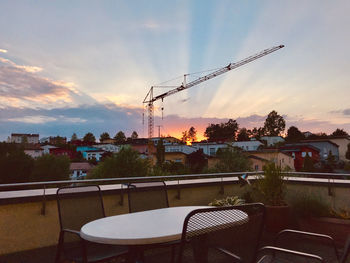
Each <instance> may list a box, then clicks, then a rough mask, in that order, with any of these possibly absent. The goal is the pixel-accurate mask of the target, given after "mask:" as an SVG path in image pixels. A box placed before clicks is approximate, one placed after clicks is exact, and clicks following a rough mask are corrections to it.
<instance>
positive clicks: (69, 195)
mask: <svg viewBox="0 0 350 263" xmlns="http://www.w3.org/2000/svg"><path fill="white" fill-rule="evenodd" d="M56 196H57V206H58V214H59V221H60V227H61V231H60V235H59V241H58V246H57V252H56V260H55V262H56V263H57V262H60V261H61V258H62V255H64V259H66V260H71V261H74V262H101V261H104V260H109V259H111V258H115V257H119V256H125V255H126V254H127V252H128V251H127V249H126V247H122V246H112V245H103V244H97V243H92V242H88V241H85V240H83V239H82V238H80V228H81V227H82V226H83V225H84V224H86V223H88V222H90V221H93V220H96V219H99V218H102V217H105V211H104V206H103V201H102V195H101V190H100V187H99V186H97V185H91V186H77V187H62V188H59V189H58V190H57V193H56Z"/></svg>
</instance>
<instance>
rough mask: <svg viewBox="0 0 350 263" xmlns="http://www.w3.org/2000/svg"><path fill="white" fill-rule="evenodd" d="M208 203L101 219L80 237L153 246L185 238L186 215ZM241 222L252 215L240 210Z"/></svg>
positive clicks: (85, 227) (101, 241) (91, 224)
mask: <svg viewBox="0 0 350 263" xmlns="http://www.w3.org/2000/svg"><path fill="white" fill-rule="evenodd" d="M200 208H209V207H208V206H180V207H170V208H162V209H156V210H148V211H144V212H137V213H130V214H123V215H117V216H110V217H105V218H101V219H98V220H95V221H92V222H89V223H87V224H85V225H84V226H83V227H82V228H81V230H80V236H81V237H82V238H83V239H85V240H88V241H92V242H96V243H102V244H111V245H149V244H156V243H166V242H171V241H176V240H180V239H181V234H182V228H183V223H184V220H185V218H186V216H187V215H188V214H189V213H190V212H191V211H193V210H195V209H200ZM237 213H239V217H238V219H237V220H238V221H240V220H241V221H244V220H247V218H248V215H247V214H246V213H244V212H242V211H240V210H237Z"/></svg>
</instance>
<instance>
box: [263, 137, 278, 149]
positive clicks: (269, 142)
mask: <svg viewBox="0 0 350 263" xmlns="http://www.w3.org/2000/svg"><path fill="white" fill-rule="evenodd" d="M260 140H261V141H265V142H266V146H268V147H270V146H274V145H275V144H276V143H280V142H284V139H283V137H281V136H262V137H261V138H260Z"/></svg>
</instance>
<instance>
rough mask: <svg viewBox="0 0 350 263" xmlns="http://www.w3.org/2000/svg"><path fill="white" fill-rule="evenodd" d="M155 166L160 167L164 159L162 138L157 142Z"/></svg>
mask: <svg viewBox="0 0 350 263" xmlns="http://www.w3.org/2000/svg"><path fill="white" fill-rule="evenodd" d="M156 157H157V166H159V167H162V165H163V163H164V160H165V147H164V145H163V139H160V140H159V141H158V144H157V152H156Z"/></svg>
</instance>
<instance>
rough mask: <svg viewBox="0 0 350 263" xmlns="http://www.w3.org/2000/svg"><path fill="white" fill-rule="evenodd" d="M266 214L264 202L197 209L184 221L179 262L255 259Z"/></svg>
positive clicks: (219, 261)
mask: <svg viewBox="0 0 350 263" xmlns="http://www.w3.org/2000/svg"><path fill="white" fill-rule="evenodd" d="M264 218H265V207H264V205H263V204H246V205H239V206H230V207H213V208H206V209H198V210H194V211H193V212H191V213H190V214H188V216H187V217H186V219H185V222H184V226H183V232H182V238H181V245H180V249H179V254H178V258H177V262H178V263H185V262H215V263H221V262H223V263H224V262H247V263H252V262H255V260H256V256H257V251H258V246H259V242H260V237H261V234H262V230H263V226H264Z"/></svg>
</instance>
